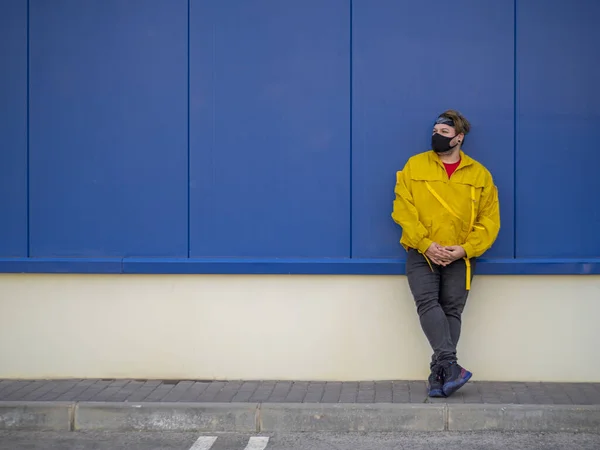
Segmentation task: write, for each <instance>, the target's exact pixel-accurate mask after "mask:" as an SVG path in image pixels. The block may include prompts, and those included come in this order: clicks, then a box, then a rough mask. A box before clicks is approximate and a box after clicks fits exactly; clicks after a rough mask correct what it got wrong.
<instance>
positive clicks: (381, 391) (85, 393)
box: [0, 380, 600, 405]
mask: <svg viewBox="0 0 600 450" xmlns="http://www.w3.org/2000/svg"><path fill="white" fill-rule="evenodd" d="M0 401H73V402H85V401H94V402H99V401H105V402H166V403H172V402H182V403H191V402H207V403H221V402H223V403H231V402H232V403H258V402H264V403H345V404H346V403H350V404H363V403H365V404H369V403H412V404H420V403H451V404H472V403H477V404H539V405H552V404H556V405H598V404H600V383H529V382H521V383H517V382H513V383H509V382H482V381H479V382H477V381H475V382H471V383H469V384H467V385H466V386H465V387H463V388H462V389H461V390H460V391H459V392H457V393H456V394H455V395H453V396H452V397H451V398H449V399H429V398H427V389H426V383H425V382H424V381H402V380H399V381H376V382H373V381H361V382H335V381H334V382H325V381H277V380H272V381H186V380H183V381H177V380H174V381H161V380H152V381H146V380H33V381H11V380H0Z"/></svg>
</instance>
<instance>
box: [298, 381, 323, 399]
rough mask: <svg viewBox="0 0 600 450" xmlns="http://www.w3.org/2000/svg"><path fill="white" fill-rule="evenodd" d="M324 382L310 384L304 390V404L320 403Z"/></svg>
mask: <svg viewBox="0 0 600 450" xmlns="http://www.w3.org/2000/svg"><path fill="white" fill-rule="evenodd" d="M325 385H326V383H324V382H314V381H313V382H310V383H309V385H308V388H307V389H306V396H305V397H304V400H303V402H304V403H320V402H321V399H322V398H323V393H324V392H325Z"/></svg>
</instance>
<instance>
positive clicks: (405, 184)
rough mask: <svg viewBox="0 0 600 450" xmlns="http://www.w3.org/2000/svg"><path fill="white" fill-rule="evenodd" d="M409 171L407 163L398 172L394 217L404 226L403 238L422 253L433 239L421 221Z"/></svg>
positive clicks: (395, 220)
mask: <svg viewBox="0 0 600 450" xmlns="http://www.w3.org/2000/svg"><path fill="white" fill-rule="evenodd" d="M408 171H409V169H408V164H406V166H404V169H402V170H401V171H399V172H397V173H396V187H395V189H394V192H395V194H396V199H395V200H394V208H393V211H392V219H394V222H396V223H397V224H398V225H400V226H401V227H402V232H403V239H404V240H405V241H406V242H407V244H408V245H409V246H410V247H412V248H416V249H417V250H419V251H420V252H421V253H425V252H426V251H427V249H428V248H429V246H430V245H431V243H432V242H433V241H432V240H431V239H429V232H428V231H427V229H426V228H425V226H424V225H423V224H422V223H421V222H420V221H419V213H418V212H417V208H416V207H415V204H414V200H413V196H412V192H411V180H410V176H409V173H408Z"/></svg>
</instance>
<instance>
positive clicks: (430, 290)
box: [392, 110, 500, 397]
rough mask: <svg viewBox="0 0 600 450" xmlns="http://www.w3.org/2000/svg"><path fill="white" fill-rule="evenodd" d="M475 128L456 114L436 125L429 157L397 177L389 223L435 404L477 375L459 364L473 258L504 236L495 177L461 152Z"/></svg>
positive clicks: (420, 157)
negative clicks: (428, 350)
mask: <svg viewBox="0 0 600 450" xmlns="http://www.w3.org/2000/svg"><path fill="white" fill-rule="evenodd" d="M470 128H471V125H470V124H469V122H468V121H467V119H466V118H464V117H463V116H462V115H461V114H460V113H459V112H457V111H454V110H448V111H446V112H444V113H443V114H442V115H440V116H439V117H438V118H437V120H436V121H435V125H434V128H433V135H432V138H431V147H432V150H431V151H428V152H425V153H420V154H418V155H415V156H412V157H411V158H410V159H409V160H408V162H407V163H406V165H405V166H404V168H403V169H402V170H401V171H400V172H398V173H397V174H396V187H395V193H396V199H395V200H394V205H393V212H392V218H393V219H394V221H395V222H396V223H397V224H399V225H400V226H401V227H402V238H401V240H400V243H401V244H402V246H403V247H404V248H405V249H406V251H407V252H408V254H407V257H406V275H407V278H408V283H409V286H410V289H411V292H412V295H413V297H414V300H415V303H416V306H417V312H418V314H419V319H420V322H421V327H422V328H423V331H424V333H425V335H426V336H427V339H428V340H429V344H430V345H431V347H432V349H433V356H432V359H431V366H430V368H431V375H430V376H429V380H428V382H429V388H428V392H429V396H431V397H447V396H449V395H451V394H452V393H454V392H456V391H457V390H458V389H460V388H461V387H462V386H464V385H465V384H466V383H467V381H469V379H470V378H471V376H472V374H471V372H469V371H468V370H465V369H464V368H462V367H461V366H460V365H459V364H458V362H457V356H456V345H457V344H458V339H459V337H460V328H461V315H462V312H463V309H464V307H465V304H466V301H467V296H468V294H469V289H470V288H471V280H472V276H473V273H474V269H475V258H477V257H479V256H481V255H482V254H483V253H484V252H485V251H486V250H487V249H489V248H490V247H491V246H492V244H493V243H494V241H495V240H496V237H497V236H498V231H499V229H500V209H499V204H498V191H497V189H496V186H495V185H494V182H493V179H492V175H491V174H490V172H489V171H488V170H487V169H486V168H485V167H484V166H483V165H482V164H480V163H479V162H477V161H475V160H474V159H472V158H470V157H469V156H467V155H466V154H465V153H464V152H463V151H462V150H461V145H462V144H463V143H464V141H465V136H466V135H467V134H468V133H469V130H470Z"/></svg>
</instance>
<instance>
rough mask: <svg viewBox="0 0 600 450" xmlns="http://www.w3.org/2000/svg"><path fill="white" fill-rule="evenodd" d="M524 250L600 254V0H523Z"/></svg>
mask: <svg viewBox="0 0 600 450" xmlns="http://www.w3.org/2000/svg"><path fill="white" fill-rule="evenodd" d="M517 5H518V9H517V27H518V28H517V36H518V46H517V74H518V84H517V93H518V97H517V107H518V122H517V172H516V175H517V180H516V183H517V184H516V186H517V194H518V195H517V198H516V213H517V215H516V217H517V228H516V236H517V256H518V257H522V258H528V257H549V258H561V257H573V258H586V257H599V256H600V235H599V232H600V201H598V192H600V176H599V174H598V171H599V167H600V143H599V141H598V136H600V134H599V131H598V125H599V124H600V108H599V105H600V90H599V89H598V83H599V81H600V51H599V48H600V27H599V26H598V18H599V17H600V2H599V1H598V0H574V1H571V2H564V1H561V0H519V1H518V3H517Z"/></svg>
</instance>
